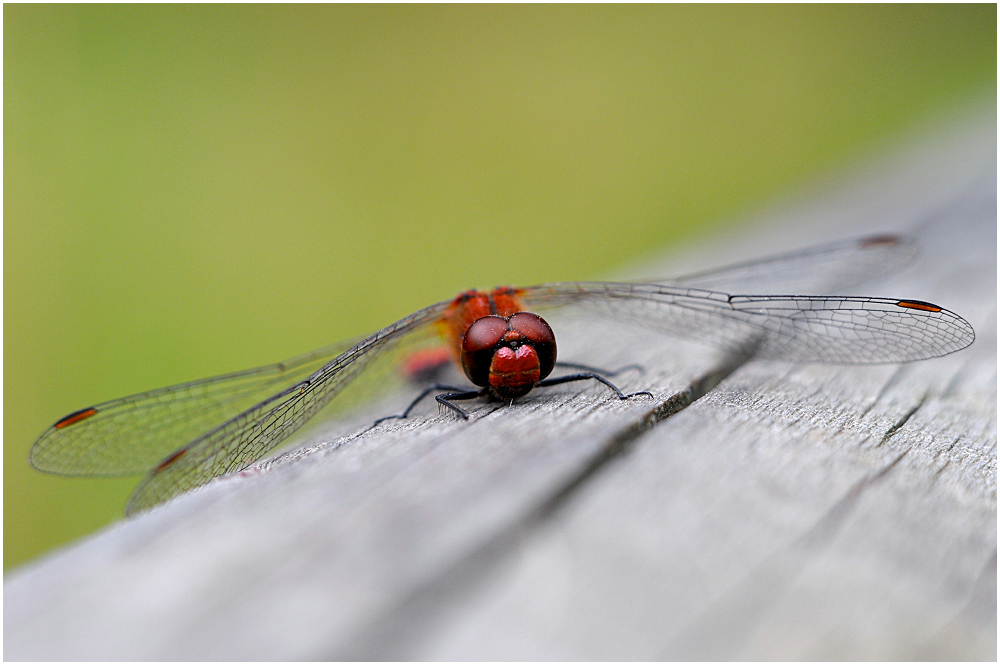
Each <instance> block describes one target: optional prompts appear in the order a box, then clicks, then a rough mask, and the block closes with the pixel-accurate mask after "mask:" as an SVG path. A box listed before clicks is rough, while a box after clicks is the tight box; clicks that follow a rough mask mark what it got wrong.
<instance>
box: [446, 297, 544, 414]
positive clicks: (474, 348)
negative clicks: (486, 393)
mask: <svg viewBox="0 0 1000 665" xmlns="http://www.w3.org/2000/svg"><path fill="white" fill-rule="evenodd" d="M555 364H556V336H555V334H553V332H552V328H550V327H549V324H548V323H546V322H545V319H543V318H542V317H540V316H538V315H537V314H532V313H530V312H518V313H516V314H514V315H513V316H511V317H503V316H497V315H495V314H491V315H489V316H484V317H482V318H480V319H477V320H476V321H475V323H473V324H472V325H471V326H469V329H468V330H466V331H465V335H464V336H463V337H462V369H463V370H465V375H466V376H467V377H469V380H470V381H472V383H474V384H475V385H477V386H481V387H484V388H486V387H488V388H489V389H490V393H491V394H492V395H493V396H494V397H496V398H498V399H503V400H509V399H514V398H515V397H520V396H522V395H526V394H528V392H530V391H531V389H532V388H533V387H534V386H535V384H536V383H538V382H539V381H541V380H542V379H544V378H545V377H546V376H548V375H549V373H550V372H551V371H552V368H553V367H554V366H555Z"/></svg>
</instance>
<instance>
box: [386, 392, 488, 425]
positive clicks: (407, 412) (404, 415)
mask: <svg viewBox="0 0 1000 665" xmlns="http://www.w3.org/2000/svg"><path fill="white" fill-rule="evenodd" d="M435 390H447V391H450V392H455V391H456V390H457V391H459V392H458V393H456V394H464V393H463V392H462V391H464V390H465V389H464V388H459V387H456V386H449V385H444V384H441V383H435V384H434V385H432V386H428V387H427V388H425V389H424V390H422V391H421V392H420V394H419V395H417V396H416V398H415V399H414V400H413V401H412V402H410V405H409V406H408V407H406V410H405V411H403V412H402V413H397V414H396V415H394V416H384V417H382V418H379V419H378V420H376V421H375V422H374V423H372V427H375V426H376V425H378V424H379V423H382V422H385V421H386V420H396V419H399V418H409V417H410V411H412V410H413V407H415V406H416V405H417V404H419V403H420V401H421V400H422V399H424V398H425V397H427V396H428V395H430V394H431V393H432V392H434V391H435ZM477 394H478V393H477ZM439 401H440V400H439ZM466 417H468V415H466ZM372 427H369V428H368V429H371V428H372Z"/></svg>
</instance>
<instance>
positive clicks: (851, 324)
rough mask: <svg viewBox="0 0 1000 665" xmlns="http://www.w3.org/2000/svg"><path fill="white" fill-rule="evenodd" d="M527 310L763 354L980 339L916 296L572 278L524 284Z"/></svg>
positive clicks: (848, 354) (845, 352) (833, 356)
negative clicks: (748, 291) (572, 313)
mask: <svg viewBox="0 0 1000 665" xmlns="http://www.w3.org/2000/svg"><path fill="white" fill-rule="evenodd" d="M521 297H522V298H523V300H524V302H525V304H526V305H527V306H529V308H538V309H542V310H544V309H546V308H552V307H562V306H566V305H578V306H583V307H586V308H588V309H593V310H598V311H601V312H603V313H605V314H607V315H609V316H611V317H613V318H617V319H623V320H628V321H631V322H634V323H637V324H639V325H643V326H646V327H649V328H652V329H655V330H658V331H661V332H665V333H668V334H672V335H676V336H679V337H683V338H687V339H691V340H694V341H702V342H706V343H709V344H711V345H713V346H716V347H718V348H723V349H730V350H738V349H744V350H746V349H751V348H752V349H753V350H754V353H755V355H756V356H757V357H763V358H774V359H781V360H790V361H795V362H821V363H843V364H877V363H893V362H908V361H911V360H924V359H927V358H934V357H937V356H943V355H946V354H949V353H953V352H955V351H958V350H960V349H963V348H965V347H966V346H968V345H969V344H971V343H972V341H973V340H974V339H975V333H974V332H973V330H972V326H970V325H969V323H968V322H967V321H966V320H965V319H963V318H962V317H960V316H958V315H957V314H954V313H953V312H949V311H948V310H946V309H942V308H940V307H937V306H936V305H931V304H930V303H923V302H920V301H915V300H896V299H890V298H864V297H830V296H731V295H729V294H726V293H722V292H719V291H707V290H704V289H691V288H684V287H679V286H668V285H661V284H630V283H620V282H575V283H573V282H567V283H561V284H543V285H541V286H537V287H530V288H527V289H523V290H522V296H521Z"/></svg>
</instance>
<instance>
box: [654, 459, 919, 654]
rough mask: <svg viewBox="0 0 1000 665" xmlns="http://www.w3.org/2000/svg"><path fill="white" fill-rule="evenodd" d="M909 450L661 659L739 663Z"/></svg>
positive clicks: (862, 483)
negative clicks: (861, 502)
mask: <svg viewBox="0 0 1000 665" xmlns="http://www.w3.org/2000/svg"><path fill="white" fill-rule="evenodd" d="M909 452H910V451H909V450H904V451H903V452H902V453H900V454H899V455H897V456H896V457H895V458H894V459H893V460H892V461H891V462H889V463H888V464H886V465H885V466H883V467H882V468H881V469H879V470H878V471H876V472H874V473H872V474H869V475H867V476H865V477H864V478H862V479H861V480H859V481H858V482H857V483H855V484H854V485H853V486H851V488H850V489H849V490H847V492H846V493H845V494H844V495H843V496H842V497H841V498H840V499H838V500H837V501H836V503H834V504H833V506H831V507H830V508H829V509H828V510H827V511H826V513H824V514H823V516H822V517H820V519H819V520H817V521H816V522H815V523H814V524H813V526H811V527H810V528H809V529H807V530H806V532H805V533H804V534H803V535H802V536H800V537H799V538H798V539H796V540H795V541H793V542H792V543H791V544H790V545H789V546H788V547H787V548H786V549H785V550H784V552H779V553H776V554H774V555H772V556H771V557H770V558H769V559H767V560H765V561H764V562H762V563H761V564H760V565H758V566H757V567H756V568H754V569H753V570H752V571H751V572H750V573H749V574H748V575H747V576H746V577H745V578H744V579H743V581H742V582H740V583H739V584H737V585H735V586H734V587H733V588H732V589H731V590H730V591H729V592H728V593H727V594H726V595H725V597H723V598H720V599H718V600H717V601H716V602H715V603H714V605H712V606H711V607H710V608H709V609H708V610H706V611H705V612H703V613H702V614H701V615H700V616H699V618H698V619H696V620H695V621H694V622H693V623H691V624H690V625H689V626H688V627H687V628H685V629H682V630H681V631H680V632H679V633H678V637H677V638H676V639H675V640H674V641H673V642H672V643H670V644H669V646H668V647H667V649H666V650H665V651H664V652H663V653H661V654H659V656H657V657H656V658H655V660H733V659H736V660H738V659H739V658H737V654H738V652H739V649H740V648H742V647H743V646H744V645H745V644H746V643H747V641H748V640H749V639H750V636H751V635H752V634H753V631H754V630H755V629H756V628H757V626H759V625H760V624H761V623H762V622H763V621H764V620H765V617H766V614H767V610H768V609H770V608H772V607H774V606H775V605H776V604H777V602H778V600H779V599H780V598H781V597H782V596H784V595H785V593H786V592H787V591H788V589H789V588H790V587H791V585H792V583H793V582H794V581H795V579H796V578H797V577H798V576H799V575H800V574H801V572H802V570H803V569H804V568H805V567H806V565H807V564H808V563H809V561H810V560H811V559H812V557H813V556H814V555H815V553H816V552H817V551H818V550H820V549H821V548H822V547H825V546H826V545H827V544H828V543H829V542H830V541H831V540H832V539H833V537H834V536H835V535H836V534H837V533H838V532H839V531H840V528H841V526H843V524H844V522H845V521H846V520H847V517H848V515H850V513H851V511H852V510H853V508H854V506H855V505H856V504H857V502H858V499H859V498H860V497H861V495H862V494H863V493H864V491H865V490H866V489H868V488H870V487H871V486H872V485H874V484H875V483H877V482H878V481H879V480H881V479H882V478H884V477H885V476H886V475H887V474H888V473H889V472H890V471H892V469H893V468H895V466H896V465H897V464H899V462H900V461H901V460H902V459H903V458H904V457H906V455H907V453H909Z"/></svg>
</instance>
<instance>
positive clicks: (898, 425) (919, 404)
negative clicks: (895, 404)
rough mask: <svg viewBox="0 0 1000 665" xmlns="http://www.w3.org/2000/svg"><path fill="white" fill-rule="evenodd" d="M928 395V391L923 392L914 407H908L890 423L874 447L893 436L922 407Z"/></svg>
mask: <svg viewBox="0 0 1000 665" xmlns="http://www.w3.org/2000/svg"><path fill="white" fill-rule="evenodd" d="M928 395H929V393H924V394H923V396H921V398H920V401H919V402H917V403H916V405H914V407H913V408H912V409H910V410H909V411H907V412H906V413H905V414H903V417H902V418H900V419H899V420H897V421H896V422H895V423H894V424H893V425H892V427H890V428H889V429H887V430H886V432H885V434H883V435H882V439H881V440H880V441H879V442H878V443H876V444H875V447H876V448H878V447H880V446H881V445H882V444H883V443H885V442H886V441H888V440H889V439H891V438H892V437H893V435H894V434H895V433H896V432H898V431H899V428H901V427H902V426H903V425H905V424H906V421H908V420H909V419H910V418H912V417H913V414H915V413H916V412H917V411H919V410H920V407H922V406H923V405H924V402H926V401H927V397H928Z"/></svg>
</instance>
